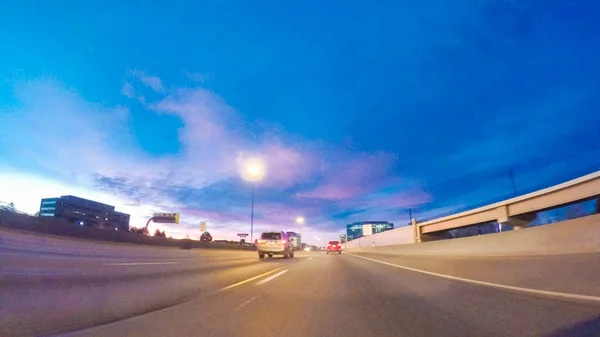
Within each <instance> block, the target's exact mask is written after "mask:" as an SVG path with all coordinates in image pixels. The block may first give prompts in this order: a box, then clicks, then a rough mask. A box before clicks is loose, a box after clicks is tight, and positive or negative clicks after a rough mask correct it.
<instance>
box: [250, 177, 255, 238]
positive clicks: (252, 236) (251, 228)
mask: <svg viewBox="0 0 600 337" xmlns="http://www.w3.org/2000/svg"><path fill="white" fill-rule="evenodd" d="M250 242H252V243H254V186H252V210H251V211H250Z"/></svg>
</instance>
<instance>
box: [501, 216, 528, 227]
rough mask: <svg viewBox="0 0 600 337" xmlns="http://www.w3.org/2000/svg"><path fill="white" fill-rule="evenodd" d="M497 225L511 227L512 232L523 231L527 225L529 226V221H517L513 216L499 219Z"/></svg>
mask: <svg viewBox="0 0 600 337" xmlns="http://www.w3.org/2000/svg"><path fill="white" fill-rule="evenodd" d="M498 223H499V224H502V225H508V226H511V227H512V228H513V229H514V230H518V229H523V228H525V227H527V225H529V221H526V220H523V219H519V218H517V217H513V216H509V217H503V218H499V219H498Z"/></svg>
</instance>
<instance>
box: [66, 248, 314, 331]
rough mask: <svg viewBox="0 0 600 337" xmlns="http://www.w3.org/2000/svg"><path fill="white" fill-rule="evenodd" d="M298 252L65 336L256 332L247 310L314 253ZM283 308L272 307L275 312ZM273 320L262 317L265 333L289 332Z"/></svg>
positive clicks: (274, 313) (289, 321)
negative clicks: (185, 297) (170, 302)
mask: <svg viewBox="0 0 600 337" xmlns="http://www.w3.org/2000/svg"><path fill="white" fill-rule="evenodd" d="M296 254H297V255H296V257H297V258H294V259H289V260H283V259H281V258H274V259H268V258H267V259H265V260H263V261H261V265H263V266H272V267H273V268H271V269H270V271H272V272H270V273H268V274H259V275H258V277H256V276H255V277H249V278H247V279H245V280H242V281H241V282H239V281H238V282H235V283H232V284H230V285H228V286H225V287H222V288H220V289H219V290H217V291H214V292H212V293H210V294H206V296H202V297H198V298H196V299H195V300H193V301H189V302H186V303H184V304H181V305H178V306H173V307H169V308H165V309H163V310H159V311H156V312H151V313H148V314H145V315H140V316H136V317H132V318H129V319H126V320H121V321H118V322H114V323H111V324H106V325H102V326H97V327H93V328H90V329H85V330H81V331H75V332H72V333H69V334H65V336H115V335H116V336H199V335H201V336H255V334H254V331H252V330H250V329H249V328H248V327H249V325H248V324H249V320H248V319H246V318H245V317H246V315H247V314H246V310H253V308H254V306H255V304H254V303H255V301H256V300H257V299H258V298H259V297H260V293H259V289H260V288H261V287H268V284H269V283H271V282H277V281H278V280H280V279H282V278H283V277H285V276H286V275H287V274H288V273H289V271H290V270H294V269H296V268H299V267H300V266H302V265H304V264H308V263H309V262H310V261H311V260H312V259H313V257H314V255H313V254H299V253H298V252H296ZM307 270H308V271H310V268H309V269H307ZM265 282H266V283H265ZM280 309H281V308H276V307H273V310H274V312H273V315H277V311H278V310H280ZM271 320H272V317H270V316H269V317H261V319H260V321H261V322H262V324H266V325H268V326H270V327H271V329H270V330H271V331H270V332H269V334H267V335H266V336H271V335H273V336H275V335H279V332H281V333H286V332H287V330H285V329H284V328H285V327H283V326H273V325H271V323H270V322H271ZM296 320H297V319H296V318H294V317H289V318H287V319H286V323H285V325H289V324H293V325H296V324H297V322H296Z"/></svg>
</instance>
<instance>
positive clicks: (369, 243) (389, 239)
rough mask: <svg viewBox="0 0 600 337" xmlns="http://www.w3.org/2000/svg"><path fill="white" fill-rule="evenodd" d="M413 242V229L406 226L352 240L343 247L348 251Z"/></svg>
mask: <svg viewBox="0 0 600 337" xmlns="http://www.w3.org/2000/svg"><path fill="white" fill-rule="evenodd" d="M414 242H415V241H414V229H413V227H412V226H408V227H401V228H396V229H392V230H389V231H385V232H382V233H377V234H375V235H369V236H365V237H362V238H359V239H356V240H352V241H349V242H347V243H346V244H345V245H346V246H345V247H347V248H348V249H349V248H361V247H373V246H375V247H379V246H389V245H399V244H402V245H403V244H409V243H414Z"/></svg>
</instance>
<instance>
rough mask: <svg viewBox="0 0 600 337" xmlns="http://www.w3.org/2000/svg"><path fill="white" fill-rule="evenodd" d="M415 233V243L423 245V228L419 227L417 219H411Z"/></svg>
mask: <svg viewBox="0 0 600 337" xmlns="http://www.w3.org/2000/svg"><path fill="white" fill-rule="evenodd" d="M410 221H411V222H412V226H413V233H414V241H415V242H414V243H421V228H419V225H417V220H416V219H415V218H411V219H410Z"/></svg>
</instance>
